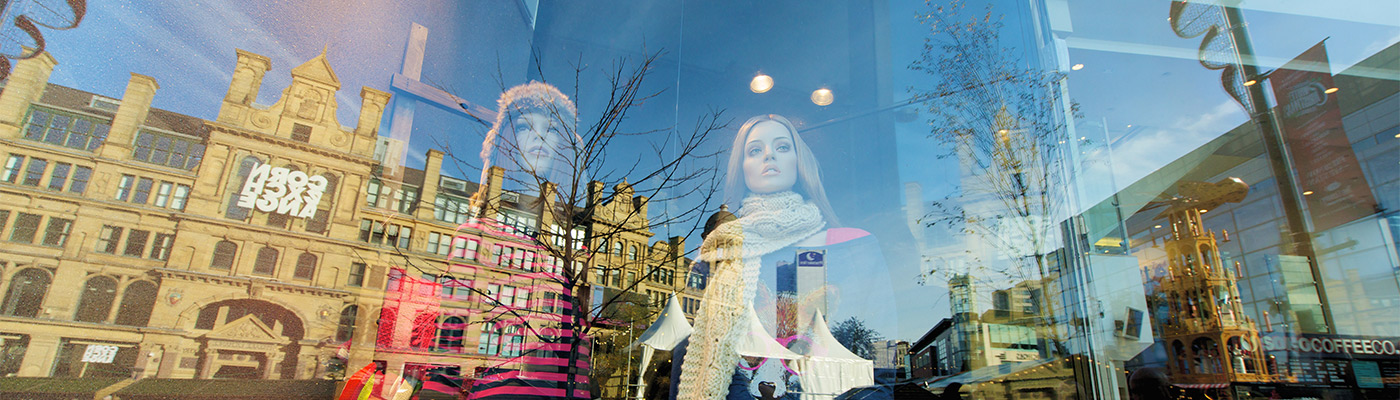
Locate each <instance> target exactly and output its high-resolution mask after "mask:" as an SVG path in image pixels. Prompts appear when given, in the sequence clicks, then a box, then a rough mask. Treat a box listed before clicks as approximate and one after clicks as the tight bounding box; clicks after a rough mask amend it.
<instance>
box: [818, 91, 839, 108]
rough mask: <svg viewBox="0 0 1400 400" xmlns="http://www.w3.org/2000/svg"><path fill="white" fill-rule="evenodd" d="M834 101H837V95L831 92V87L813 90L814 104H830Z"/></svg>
mask: <svg viewBox="0 0 1400 400" xmlns="http://www.w3.org/2000/svg"><path fill="white" fill-rule="evenodd" d="M833 101H836V95H834V94H832V93H831V89H827V88H821V89H817V90H813V91H812V104H816V105H819V106H828V105H831V102H833Z"/></svg>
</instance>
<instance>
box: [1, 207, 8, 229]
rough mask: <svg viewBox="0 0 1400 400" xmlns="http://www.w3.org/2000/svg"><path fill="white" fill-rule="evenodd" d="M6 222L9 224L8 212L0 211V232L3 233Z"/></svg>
mask: <svg viewBox="0 0 1400 400" xmlns="http://www.w3.org/2000/svg"><path fill="white" fill-rule="evenodd" d="M8 222H10V210H0V232H4V231H5V225H6V223H8Z"/></svg>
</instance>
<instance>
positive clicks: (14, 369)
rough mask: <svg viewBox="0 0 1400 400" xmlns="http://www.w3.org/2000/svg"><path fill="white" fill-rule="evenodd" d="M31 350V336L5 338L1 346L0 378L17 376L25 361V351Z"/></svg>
mask: <svg viewBox="0 0 1400 400" xmlns="http://www.w3.org/2000/svg"><path fill="white" fill-rule="evenodd" d="M27 349H29V335H13V336H9V335H7V337H5V340H4V343H3V344H0V376H15V375H16V374H18V373H19V367H20V363H21V362H23V361H24V353H25V350H27Z"/></svg>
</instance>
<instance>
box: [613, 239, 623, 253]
mask: <svg viewBox="0 0 1400 400" xmlns="http://www.w3.org/2000/svg"><path fill="white" fill-rule="evenodd" d="M612 245H613V255H615V256H621V255H622V241H621V240H614V241H613V244H612Z"/></svg>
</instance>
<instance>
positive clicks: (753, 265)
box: [676, 191, 826, 400]
mask: <svg viewBox="0 0 1400 400" xmlns="http://www.w3.org/2000/svg"><path fill="white" fill-rule="evenodd" d="M738 216H739V219H738V220H735V221H731V222H729V223H726V224H724V225H720V226H719V227H718V228H716V229H715V230H714V231H713V232H710V235H709V237H707V238H706V239H705V242H704V243H703V244H702V245H701V248H700V259H701V260H702V261H707V262H709V263H710V277H709V284H708V286H706V287H705V299H704V303H702V307H701V309H700V313H699V315H697V316H696V318H695V328H694V331H693V333H691V335H690V347H689V348H687V349H686V356H685V363H684V364H682V365H681V376H680V384H679V385H678V386H677V395H676V398H677V399H679V400H719V399H724V398H725V396H726V395H728V390H729V378H730V377H731V376H733V374H734V368H735V366H736V365H738V363H739V353H738V351H737V350H736V349H735V348H734V345H735V344H736V343H738V340H739V339H740V335H743V334H744V333H745V332H744V330H743V329H737V328H739V327H742V326H743V325H742V324H741V322H742V321H741V320H740V319H741V318H742V316H743V314H744V309H745V308H746V306H747V305H748V304H749V303H751V302H753V298H754V293H755V292H756V290H757V288H758V285H759V282H758V274H759V270H760V269H761V268H762V258H763V256H764V255H767V254H769V253H772V252H774V251H778V250H779V249H782V248H784V247H788V246H791V245H794V244H797V242H799V241H801V240H802V239H806V238H808V237H811V236H812V235H815V234H817V232H821V230H822V229H823V228H825V227H826V222H825V221H824V220H823V219H822V215H821V211H820V210H819V209H818V208H817V206H816V205H815V204H812V203H811V202H808V201H805V200H803V199H802V195H799V194H797V193H794V192H791V191H785V192H778V193H771V194H763V195H750V196H749V197H748V198H745V199H744V204H743V206H742V207H740V208H739V214H738Z"/></svg>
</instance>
